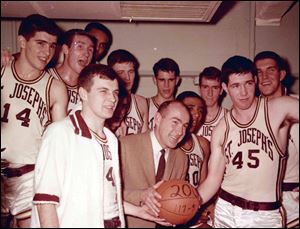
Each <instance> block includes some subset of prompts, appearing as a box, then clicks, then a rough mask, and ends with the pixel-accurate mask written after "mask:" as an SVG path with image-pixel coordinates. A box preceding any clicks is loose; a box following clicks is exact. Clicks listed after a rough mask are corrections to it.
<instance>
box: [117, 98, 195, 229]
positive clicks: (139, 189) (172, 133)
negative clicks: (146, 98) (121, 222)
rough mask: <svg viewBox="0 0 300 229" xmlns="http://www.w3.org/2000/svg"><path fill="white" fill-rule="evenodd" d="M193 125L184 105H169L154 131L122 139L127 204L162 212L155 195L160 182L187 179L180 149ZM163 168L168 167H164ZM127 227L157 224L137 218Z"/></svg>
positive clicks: (160, 112) (129, 220)
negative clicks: (189, 127) (189, 128)
mask: <svg viewBox="0 0 300 229" xmlns="http://www.w3.org/2000/svg"><path fill="white" fill-rule="evenodd" d="M189 121H190V116H189V111H188V109H187V108H186V106H185V105H184V104H183V103H182V102H180V101H176V100H173V101H166V102H164V103H162V104H161V105H160V107H159V109H158V111H157V114H156V115H155V118H154V122H155V126H154V130H152V131H147V132H146V133H141V134H134V135H128V136H124V137H121V138H120V142H121V163H122V180H123V183H124V186H123V187H124V199H125V200H126V201H128V202H130V203H132V204H134V205H136V206H139V205H141V206H143V205H144V204H145V205H146V206H148V207H149V208H150V209H151V210H152V211H153V212H159V210H158V208H159V206H160V205H159V203H158V200H157V198H161V196H160V195H159V194H158V193H157V192H156V191H155V188H157V187H158V186H159V182H158V181H159V180H170V179H181V180H184V179H185V176H186V171H187V166H188V164H187V157H186V155H185V154H184V152H183V151H182V150H181V149H179V148H176V147H177V144H178V143H179V142H180V141H181V140H182V139H183V137H184V135H185V133H186V130H187V128H188V125H189ZM175 148H176V149H175ZM160 162H164V163H160ZM162 164H164V165H165V166H160V165H162ZM158 174H160V176H158ZM127 223H128V227H138V228H141V227H142V228H144V227H146V228H154V227H155V224H154V223H152V222H149V221H145V220H140V219H137V218H136V217H127Z"/></svg>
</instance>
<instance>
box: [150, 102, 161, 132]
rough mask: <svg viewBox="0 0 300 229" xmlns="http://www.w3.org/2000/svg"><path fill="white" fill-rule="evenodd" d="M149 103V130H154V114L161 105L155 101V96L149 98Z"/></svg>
mask: <svg viewBox="0 0 300 229" xmlns="http://www.w3.org/2000/svg"><path fill="white" fill-rule="evenodd" d="M147 104H148V107H149V119H148V127H149V130H153V128H154V115H155V114H156V112H157V110H158V107H159V105H158V104H157V103H156V102H155V100H154V98H153V97H151V98H147Z"/></svg>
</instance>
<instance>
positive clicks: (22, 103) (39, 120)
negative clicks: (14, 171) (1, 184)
mask: <svg viewBox="0 0 300 229" xmlns="http://www.w3.org/2000/svg"><path fill="white" fill-rule="evenodd" d="M52 80H53V77H52V76H50V75H49V73H47V72H46V71H43V72H41V75H40V76H39V77H38V78H37V79H35V80H24V79H21V78H20V77H19V76H18V74H17V72H16V69H15V62H14V61H13V62H12V63H11V64H9V65H7V66H3V68H1V159H6V160H8V161H9V162H11V163H20V164H35V160H36V156H37V153H38V151H39V146H40V142H41V138H42V134H43V131H44V128H45V127H46V125H47V124H49V122H50V121H51V118H50V104H49V103H50V101H49V100H50V95H49V92H50V87H51V83H52Z"/></svg>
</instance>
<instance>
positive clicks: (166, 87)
mask: <svg viewBox="0 0 300 229" xmlns="http://www.w3.org/2000/svg"><path fill="white" fill-rule="evenodd" d="M153 73H154V77H153V82H154V84H155V86H156V88H157V93H156V95H155V96H153V97H151V98H147V103H148V107H149V118H148V126H149V129H150V130H153V126H154V116H155V113H156V112H157V110H158V107H159V106H160V104H162V103H163V102H165V101H170V100H174V99H175V94H176V86H177V85H178V83H179V75H180V70H179V66H178V64H177V63H176V62H175V61H174V60H172V59H170V58H162V59H160V60H159V61H158V62H157V63H155V64H154V66H153Z"/></svg>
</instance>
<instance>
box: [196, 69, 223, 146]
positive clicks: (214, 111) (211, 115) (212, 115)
mask: <svg viewBox="0 0 300 229" xmlns="http://www.w3.org/2000/svg"><path fill="white" fill-rule="evenodd" d="M199 91H200V95H201V97H202V98H203V99H204V100H205V103H206V108H207V114H206V117H205V122H204V124H203V125H202V126H201V128H200V130H199V131H198V135H201V136H203V137H205V138H206V139H207V140H209V141H210V138H211V134H212V131H213V129H214V127H215V126H216V125H217V124H218V122H219V121H220V120H221V119H222V118H223V116H224V114H225V112H226V109H225V108H224V107H222V106H221V99H222V93H223V89H222V86H221V71H220V70H219V69H217V68H216V67H207V68H204V70H203V71H202V72H201V73H200V75H199Z"/></svg>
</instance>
